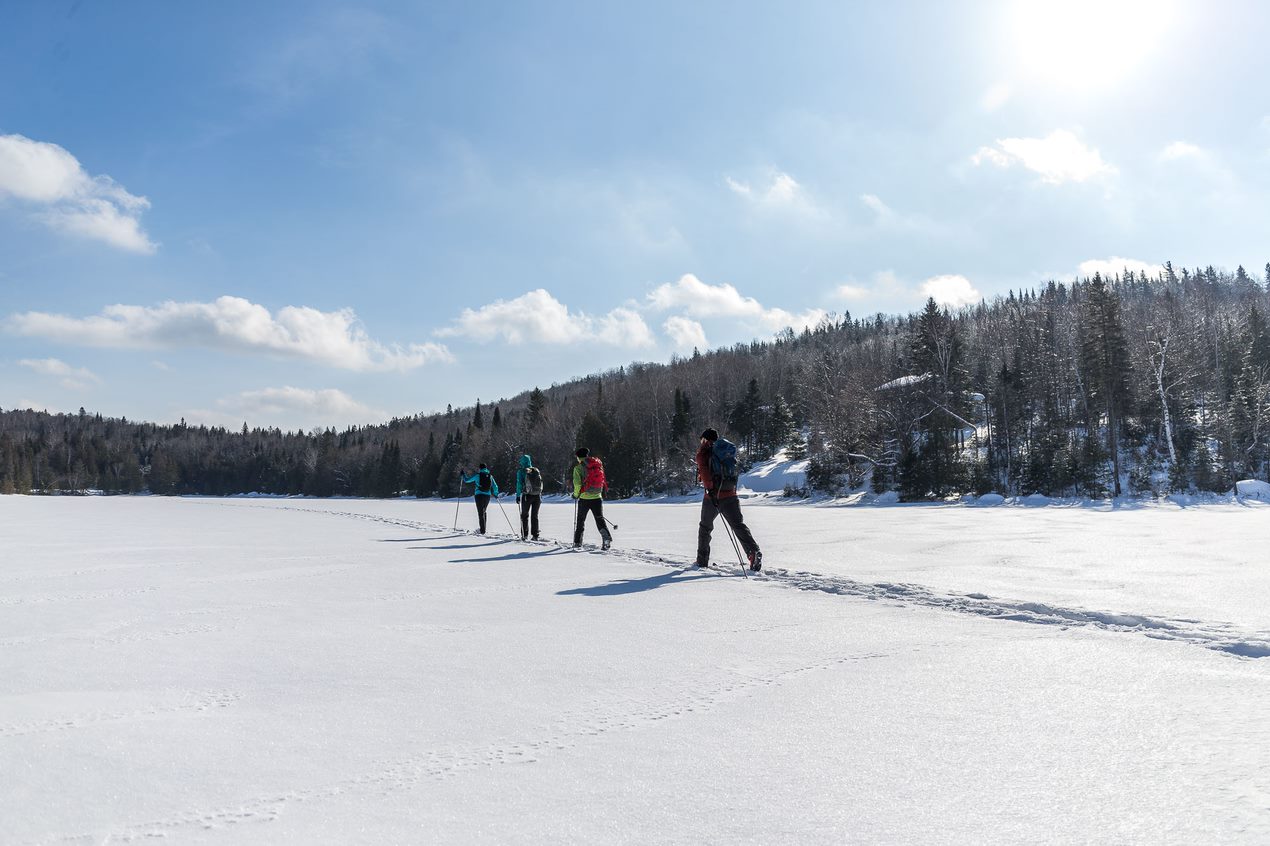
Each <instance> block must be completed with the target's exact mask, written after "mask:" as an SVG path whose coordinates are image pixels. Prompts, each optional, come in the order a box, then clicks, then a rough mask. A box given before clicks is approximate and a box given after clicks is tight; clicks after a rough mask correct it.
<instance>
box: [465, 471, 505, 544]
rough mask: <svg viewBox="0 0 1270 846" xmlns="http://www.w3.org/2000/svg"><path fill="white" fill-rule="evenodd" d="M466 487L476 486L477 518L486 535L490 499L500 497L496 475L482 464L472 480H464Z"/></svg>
mask: <svg viewBox="0 0 1270 846" xmlns="http://www.w3.org/2000/svg"><path fill="white" fill-rule="evenodd" d="M463 484H465V485H472V484H474V485H476V493H475V495H474V497H473V498H474V499H475V500H476V518H477V520H479V521H480V524H481V534H485V509H487V508H489V499H490V497H491V496H498V482H495V481H494V474H492V473H490V472H489V468H488V467H486V466H485V465H484V464H482V465H481V466H480V467H478V468H477V469H476V472H475V473H473V474H472V478H470V479H464V480H463Z"/></svg>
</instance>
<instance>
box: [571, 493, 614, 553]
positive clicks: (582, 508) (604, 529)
mask: <svg viewBox="0 0 1270 846" xmlns="http://www.w3.org/2000/svg"><path fill="white" fill-rule="evenodd" d="M587 514H594V515H595V527H596V528H597V529H599V530H600V537H602V538H604V539H605V540H606V541H611V540H613V536H612V535H610V534H609V527H608V526H606V525H604V500H602V499H579V500H578V520H577V522H576V523H575V524H574V526H573V544H574V546H577V545H578V544H580V543H582V529H583V527H585V526H586V516H587Z"/></svg>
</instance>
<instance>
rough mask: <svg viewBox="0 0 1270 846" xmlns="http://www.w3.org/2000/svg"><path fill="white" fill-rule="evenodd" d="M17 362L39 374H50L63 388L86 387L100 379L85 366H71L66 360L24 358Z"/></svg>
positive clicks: (75, 388) (99, 382)
mask: <svg viewBox="0 0 1270 846" xmlns="http://www.w3.org/2000/svg"><path fill="white" fill-rule="evenodd" d="M18 364H20V365H22V366H23V367H27V368H30V369H31V370H34V371H35V372H36V373H39V374H40V375H41V376H51V377H52V378H54V379H57V380H58V382H59V384H61V386H62V387H63V388H70V389H72V390H78V389H81V388H87V387H89V386H90V385H99V384H101V379H100V378H98V376H97V374H95V373H93V372H92V371H91V370H89V369H88V368H87V367H71V366H70V365H69V364H67V363H66V362H64V361H62V360H60V359H56V358H39V359H31V358H24V359H21V360H19V361H18Z"/></svg>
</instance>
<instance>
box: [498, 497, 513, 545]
mask: <svg viewBox="0 0 1270 846" xmlns="http://www.w3.org/2000/svg"><path fill="white" fill-rule="evenodd" d="M494 501H495V502H497V503H498V510H499V511H501V512H503V519H504V520H506V521H507V528H509V529H511V530H512V534H513V535H514V534H516V528H515V527H514V526H513V525H512V518H510V517H508V516H507V509H506V508H504V507H503V498H502V496H496V497H494Z"/></svg>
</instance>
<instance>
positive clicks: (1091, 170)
mask: <svg viewBox="0 0 1270 846" xmlns="http://www.w3.org/2000/svg"><path fill="white" fill-rule="evenodd" d="M970 161H971V162H972V163H973V164H974V165H976V166H982V165H984V164H991V165H995V166H997V167H1002V168H1007V167H1013V166H1014V165H1016V164H1021V165H1023V167H1025V168H1027V169H1028V170H1030V171H1033V172H1034V173H1037V174H1039V175H1040V177H1041V181H1042V182H1045V183H1047V184H1050V185H1061V184H1062V183H1064V182H1086V181H1088V180H1090V179H1093V178H1095V177H1099V176H1111V175H1114V174H1115V173H1116V169H1115V168H1114V167H1112V166H1111V165H1110V164H1108V163H1107V162H1105V161H1103V158H1102V156H1101V155H1100V154H1099V153H1098V151H1097V150H1095V149H1093V148H1091V147H1088V146H1086V145H1085V143H1084V142H1083V141H1081V140H1080V139H1079V138H1077V137H1076V136H1075V135H1074V134H1072V133H1071V132H1068V131H1067V130H1065V129H1057V130H1055V131H1054V132H1051V133H1050V134H1049V135H1047V136H1046V137H1044V138H1001V139H998V140H997V142H996V146H995V147H980V148H979V152H977V153H975V154H974V155H973V156H972V157H971V159H970Z"/></svg>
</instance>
